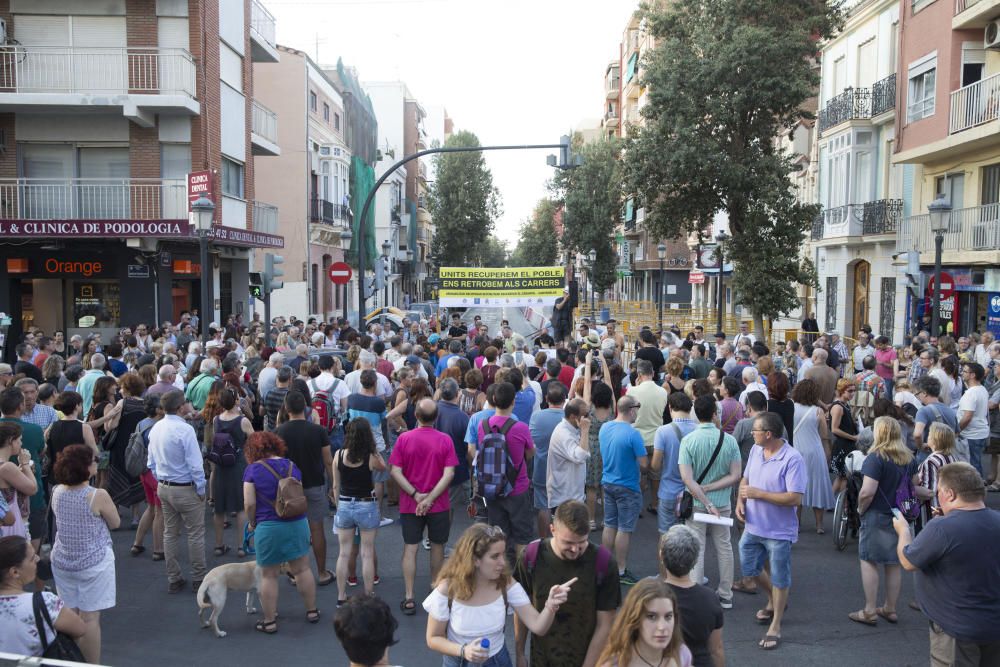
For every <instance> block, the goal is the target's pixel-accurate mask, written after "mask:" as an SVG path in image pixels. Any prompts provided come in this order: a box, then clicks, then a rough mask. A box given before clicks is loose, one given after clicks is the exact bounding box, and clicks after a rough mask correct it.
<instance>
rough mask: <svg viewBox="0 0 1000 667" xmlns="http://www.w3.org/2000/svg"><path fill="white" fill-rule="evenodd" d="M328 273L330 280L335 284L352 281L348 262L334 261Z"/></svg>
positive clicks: (344, 283)
mask: <svg viewBox="0 0 1000 667" xmlns="http://www.w3.org/2000/svg"><path fill="white" fill-rule="evenodd" d="M326 275H328V276H330V282H332V283H333V284H334V285H346V284H347V283H349V282H351V275H352V272H351V267H350V266H348V265H347V263H346V262H334V263H333V264H331V265H330V268H329V269H327V270H326Z"/></svg>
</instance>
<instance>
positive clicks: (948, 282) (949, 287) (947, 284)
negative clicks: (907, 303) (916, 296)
mask: <svg viewBox="0 0 1000 667" xmlns="http://www.w3.org/2000/svg"><path fill="white" fill-rule="evenodd" d="M927 293H928V294H930V295H932V296H933V295H934V276H931V279H930V280H929V281H928V282H927ZM953 296H955V280H954V278H952V277H951V274H950V273H947V272H945V271H942V272H941V298H942V299H950V298H951V297H953Z"/></svg>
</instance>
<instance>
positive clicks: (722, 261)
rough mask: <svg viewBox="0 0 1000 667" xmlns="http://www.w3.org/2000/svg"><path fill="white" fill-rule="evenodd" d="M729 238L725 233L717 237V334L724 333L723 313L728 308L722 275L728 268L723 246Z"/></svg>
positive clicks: (722, 232) (720, 233)
mask: <svg viewBox="0 0 1000 667" xmlns="http://www.w3.org/2000/svg"><path fill="white" fill-rule="evenodd" d="M727 238H728V237H727V236H726V232H725V231H721V232H719V233H718V234H717V235H716V237H715V241H716V243H718V244H719V296H718V298H717V299H716V303H715V306H716V310H717V311H718V312H716V314H715V324H716V329H715V330H716V331H717V332H719V331H722V313H723V311H724V310H725V307H726V305H725V299H726V289H725V287H723V277H722V274H723V269H725V268H726V253H725V248H724V247H723V245H724V244H725V242H726V239H727Z"/></svg>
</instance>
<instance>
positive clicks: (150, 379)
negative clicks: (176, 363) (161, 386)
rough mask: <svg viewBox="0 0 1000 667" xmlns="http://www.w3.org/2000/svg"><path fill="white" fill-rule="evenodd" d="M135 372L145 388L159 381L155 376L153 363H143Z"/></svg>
mask: <svg viewBox="0 0 1000 667" xmlns="http://www.w3.org/2000/svg"><path fill="white" fill-rule="evenodd" d="M135 372H136V375H138V376H139V379H140V380H142V382H143V384H145V385H146V389H149V388H150V387H152V386H153V385H154V384H156V383H157V382H158V381H159V378H158V377H156V366H154V365H153V364H143V365H142V366H139V368H137V369H136V371H135Z"/></svg>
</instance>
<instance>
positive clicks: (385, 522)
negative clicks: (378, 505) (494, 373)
mask: <svg viewBox="0 0 1000 667" xmlns="http://www.w3.org/2000/svg"><path fill="white" fill-rule="evenodd" d="M390 525H392V519H390V518H389V517H384V518H383V519H382V520H381V521H379V522H378V527H379V528H384V527H385V526H390Z"/></svg>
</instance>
